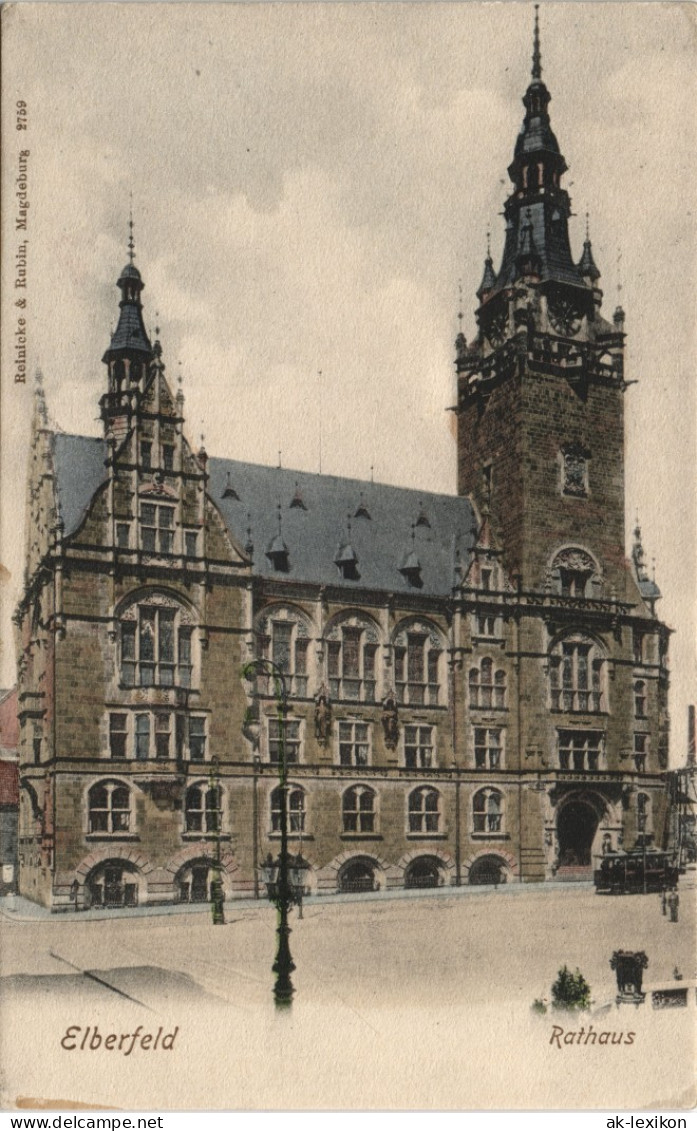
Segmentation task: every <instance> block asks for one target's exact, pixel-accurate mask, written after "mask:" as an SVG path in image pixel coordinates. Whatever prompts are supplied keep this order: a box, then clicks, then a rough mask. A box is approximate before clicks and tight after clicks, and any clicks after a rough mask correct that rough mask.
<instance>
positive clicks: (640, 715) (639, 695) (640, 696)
mask: <svg viewBox="0 0 697 1131" xmlns="http://www.w3.org/2000/svg"><path fill="white" fill-rule="evenodd" d="M634 717H635V718H637V719H645V718H646V684H645V683H644V681H643V679H638V680H636V681H635V683H634Z"/></svg>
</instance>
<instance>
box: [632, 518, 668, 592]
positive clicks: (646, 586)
mask: <svg viewBox="0 0 697 1131" xmlns="http://www.w3.org/2000/svg"><path fill="white" fill-rule="evenodd" d="M632 562H633V565H634V573H635V575H636V580H637V584H638V586H639V592H640V593H641V595H642V597H643V598H644V600H645V601H646V603H647V604H648V606H649V608H650V609H651V612H652V613H655V604H656V601H658V599H659V598H660V596H661V590H660V589H659V588H658V586H657V585H656V578H655V577H649V572H648V570H647V568H646V562H645V561H644V547H643V545H642V541H641V527H640V526H639V519H638V518H637V523H636V526H635V527H634V542H633V544H632Z"/></svg>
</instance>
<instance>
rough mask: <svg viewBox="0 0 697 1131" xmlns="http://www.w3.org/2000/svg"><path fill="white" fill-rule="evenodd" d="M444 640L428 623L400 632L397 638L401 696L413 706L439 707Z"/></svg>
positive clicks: (397, 679)
mask: <svg viewBox="0 0 697 1131" xmlns="http://www.w3.org/2000/svg"><path fill="white" fill-rule="evenodd" d="M441 654H442V649H441V646H440V642H439V641H438V640H437V639H436V637H435V635H434V634H433V633H429V632H428V631H427V630H426V628H425V627H424V628H423V629H421V628H420V627H419V628H417V627H415V628H414V629H413V630H411V631H407V632H404V631H402V632H400V633H399V634H398V635H397V637H396V639H395V647H394V677H395V688H396V691H397V699H398V701H399V702H400V703H409V704H411V705H412V706H419V707H422V706H428V707H435V706H437V704H438V697H439V693H440V688H439V682H440V657H441Z"/></svg>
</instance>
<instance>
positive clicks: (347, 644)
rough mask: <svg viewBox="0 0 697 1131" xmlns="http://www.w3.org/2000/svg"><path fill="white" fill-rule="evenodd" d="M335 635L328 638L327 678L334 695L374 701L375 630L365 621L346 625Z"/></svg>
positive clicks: (368, 701) (337, 697) (330, 690)
mask: <svg viewBox="0 0 697 1131" xmlns="http://www.w3.org/2000/svg"><path fill="white" fill-rule="evenodd" d="M336 637H337V638H335V639H331V638H330V639H328V640H327V682H328V684H329V694H330V695H331V697H332V699H350V700H353V701H356V702H365V703H374V702H375V695H376V687H377V684H376V678H375V664H376V657H377V652H378V644H377V636H376V634H375V632H374V631H373V630H372V629H370V628H367V627H366V626H363V625H343V626H342V628H341V629H340V630H339V631H338V632H337V633H336Z"/></svg>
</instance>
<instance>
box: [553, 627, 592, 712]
mask: <svg viewBox="0 0 697 1131" xmlns="http://www.w3.org/2000/svg"><path fill="white" fill-rule="evenodd" d="M604 662H605V661H604V657H603V655H602V653H601V652H600V649H599V648H598V646H597V645H596V644H593V643H592V642H591V641H590V640H587V639H584V638H580V637H571V638H569V639H567V640H562V641H560V642H559V643H558V644H556V645H555V647H554V649H553V651H552V654H551V656H550V664H549V675H550V684H551V699H552V710H554V711H581V712H585V713H594V712H598V711H603V710H604V709H605V705H604V670H603V669H604Z"/></svg>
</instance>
